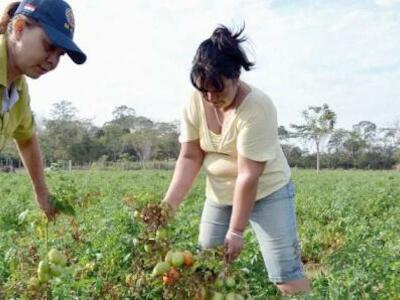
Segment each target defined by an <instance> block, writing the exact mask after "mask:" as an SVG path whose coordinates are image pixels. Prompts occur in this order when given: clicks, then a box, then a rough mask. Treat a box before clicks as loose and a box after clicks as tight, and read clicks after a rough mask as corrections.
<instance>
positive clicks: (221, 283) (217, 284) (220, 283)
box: [214, 278, 224, 289]
mask: <svg viewBox="0 0 400 300" xmlns="http://www.w3.org/2000/svg"><path fill="white" fill-rule="evenodd" d="M214 285H215V287H216V288H218V289H221V288H223V287H224V281H223V280H222V279H221V278H218V279H217V280H215V283H214Z"/></svg>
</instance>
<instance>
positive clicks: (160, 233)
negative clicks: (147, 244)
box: [156, 228, 168, 240]
mask: <svg viewBox="0 0 400 300" xmlns="http://www.w3.org/2000/svg"><path fill="white" fill-rule="evenodd" d="M167 236H168V234H167V230H166V229H165V228H160V229H158V230H157V232H156V239H157V240H162V239H166V238H167Z"/></svg>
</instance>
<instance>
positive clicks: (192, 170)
mask: <svg viewBox="0 0 400 300" xmlns="http://www.w3.org/2000/svg"><path fill="white" fill-rule="evenodd" d="M202 162H203V160H202V159H192V158H187V157H185V156H180V157H179V159H178V161H177V163H176V167H175V171H174V176H173V178H172V181H171V184H170V186H169V188H168V191H167V193H166V195H165V197H164V200H163V201H166V202H167V203H169V204H170V205H172V206H173V207H174V208H177V207H178V206H179V204H180V203H181V202H182V201H183V199H184V198H185V196H186V194H187V193H188V191H189V189H190V188H191V186H192V185H193V182H194V180H195V179H196V177H197V174H198V173H199V171H200V168H201V165H202Z"/></svg>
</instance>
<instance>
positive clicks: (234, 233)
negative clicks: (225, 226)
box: [227, 229, 243, 239]
mask: <svg viewBox="0 0 400 300" xmlns="http://www.w3.org/2000/svg"><path fill="white" fill-rule="evenodd" d="M227 235H228V236H232V237H235V238H238V239H243V231H238V230H234V229H229V230H228V233H227Z"/></svg>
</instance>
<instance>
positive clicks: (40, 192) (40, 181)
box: [16, 134, 57, 220]
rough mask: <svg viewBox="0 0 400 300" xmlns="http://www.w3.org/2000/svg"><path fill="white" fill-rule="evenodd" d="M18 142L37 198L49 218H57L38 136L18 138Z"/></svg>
mask: <svg viewBox="0 0 400 300" xmlns="http://www.w3.org/2000/svg"><path fill="white" fill-rule="evenodd" d="M16 144H17V148H18V151H19V154H20V157H21V159H22V161H23V163H24V166H25V168H26V169H27V171H28V174H29V176H30V178H31V180H32V184H33V188H34V190H35V194H36V200H37V202H38V204H39V206H40V208H41V209H42V210H43V212H44V213H45V214H46V216H47V218H48V219H50V220H52V219H54V218H55V216H56V214H57V210H56V209H55V208H54V207H53V206H52V205H51V203H50V201H49V191H48V189H47V186H46V182H45V179H44V173H43V162H42V157H41V153H40V148H39V143H38V139H37V136H36V134H33V136H32V137H30V138H27V139H17V140H16Z"/></svg>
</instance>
